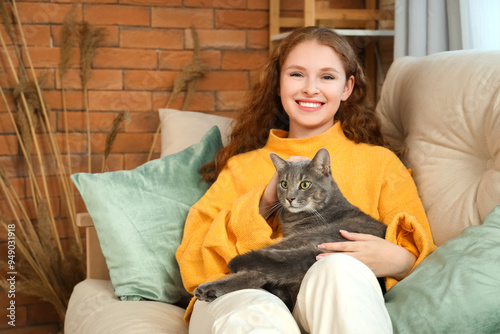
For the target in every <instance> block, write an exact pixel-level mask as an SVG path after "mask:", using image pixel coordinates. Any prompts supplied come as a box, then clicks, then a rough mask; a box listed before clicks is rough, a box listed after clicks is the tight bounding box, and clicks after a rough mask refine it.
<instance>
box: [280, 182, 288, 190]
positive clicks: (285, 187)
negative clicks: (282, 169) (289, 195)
mask: <svg viewBox="0 0 500 334" xmlns="http://www.w3.org/2000/svg"><path fill="white" fill-rule="evenodd" d="M281 188H283V189H287V188H288V182H287V181H281Z"/></svg>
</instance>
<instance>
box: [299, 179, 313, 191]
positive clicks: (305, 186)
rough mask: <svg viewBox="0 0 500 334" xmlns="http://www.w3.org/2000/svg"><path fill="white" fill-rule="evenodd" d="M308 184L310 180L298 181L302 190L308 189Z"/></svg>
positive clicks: (309, 184)
mask: <svg viewBox="0 0 500 334" xmlns="http://www.w3.org/2000/svg"><path fill="white" fill-rule="evenodd" d="M310 186H311V182H310V181H302V182H301V183H300V189H303V190H306V189H308V188H309V187H310Z"/></svg>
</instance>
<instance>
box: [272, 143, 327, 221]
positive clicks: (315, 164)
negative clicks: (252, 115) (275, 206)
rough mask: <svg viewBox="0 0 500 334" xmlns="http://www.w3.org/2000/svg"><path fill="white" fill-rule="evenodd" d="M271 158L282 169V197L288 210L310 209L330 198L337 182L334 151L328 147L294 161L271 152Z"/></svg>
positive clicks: (303, 210)
mask: <svg viewBox="0 0 500 334" xmlns="http://www.w3.org/2000/svg"><path fill="white" fill-rule="evenodd" d="M271 161H272V162H273V164H274V167H275V168H276V171H277V172H278V184H277V195H278V200H279V202H280V203H281V205H283V208H284V209H285V210H287V211H289V212H292V213H299V212H309V213H310V212H314V211H318V210H319V209H321V208H322V206H324V205H325V203H326V202H328V199H329V196H331V189H332V186H333V187H334V186H335V183H334V181H333V179H332V174H331V165H330V164H331V162H330V154H329V153H328V151H327V150H326V149H325V148H322V149H320V150H319V151H318V152H317V153H316V155H315V156H314V158H313V159H312V160H307V161H297V162H291V161H287V160H285V159H283V158H281V157H280V156H278V155H277V154H275V153H271Z"/></svg>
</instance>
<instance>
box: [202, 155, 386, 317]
mask: <svg viewBox="0 0 500 334" xmlns="http://www.w3.org/2000/svg"><path fill="white" fill-rule="evenodd" d="M271 160H272V162H273V164H274V166H275V167H276V170H277V172H278V185H277V186H278V187H277V188H278V200H279V204H280V205H279V209H278V210H277V213H276V214H277V216H278V219H279V221H280V224H281V229H282V230H283V239H282V240H281V241H280V242H278V243H276V244H274V245H271V246H269V247H266V248H264V249H261V250H257V251H251V252H249V253H245V254H242V255H238V256H236V257H235V258H234V259H232V260H231V261H230V262H229V264H228V268H229V270H230V271H231V273H232V275H229V276H226V277H224V278H222V279H220V280H217V281H214V282H209V283H204V284H201V285H200V286H198V288H197V289H196V290H195V291H194V295H195V296H196V297H197V298H198V299H199V300H204V301H212V300H214V299H216V298H217V297H220V296H222V295H224V294H226V293H229V292H232V291H236V290H240V289H259V288H263V289H266V290H268V291H270V292H271V293H274V294H275V295H277V296H278V297H280V298H281V299H282V300H283V301H284V302H285V304H286V305H287V306H288V308H289V309H290V310H292V309H293V306H294V304H295V300H296V297H297V293H298V290H299V287H300V283H301V281H302V278H303V277H304V275H305V273H306V271H307V270H308V269H309V267H311V266H312V265H313V264H314V262H316V256H317V255H318V254H320V253H323V252H324V250H320V249H318V245H319V244H321V243H324V242H338V241H347V240H346V239H344V238H343V237H342V236H341V235H340V232H339V230H346V231H349V232H357V233H365V234H372V235H375V236H378V237H381V238H384V236H385V231H386V226H385V225H384V224H383V223H381V222H379V221H377V220H376V219H374V218H372V217H370V216H369V215H367V214H365V213H363V212H362V211H361V210H360V209H358V208H357V207H355V206H354V205H352V204H350V203H349V202H348V201H347V200H346V199H345V197H344V196H343V195H342V193H341V192H340V190H339V188H338V186H337V183H336V182H335V181H334V179H333V177H332V173H331V170H330V166H331V165H330V154H329V153H328V151H327V150H326V149H324V148H322V149H320V150H319V151H318V152H317V153H316V155H315V156H314V158H313V159H312V160H310V161H299V162H289V161H286V160H284V159H282V158H280V157H279V156H278V155H276V154H274V153H271ZM379 281H380V280H379ZM380 283H381V285H382V286H383V280H382V281H380Z"/></svg>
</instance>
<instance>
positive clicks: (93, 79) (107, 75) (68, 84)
mask: <svg viewBox="0 0 500 334" xmlns="http://www.w3.org/2000/svg"><path fill="white" fill-rule="evenodd" d="M59 73H60V72H59V70H57V71H56V74H57V75H56V87H57V88H58V89H61V80H60V74H59ZM63 80H64V88H65V89H82V80H81V72H80V70H79V69H69V70H68V71H67V72H66V74H65V75H64V79H63ZM87 88H88V89H104V90H115V89H116V90H119V89H123V74H122V71H121V70H107V69H93V70H92V71H91V72H90V79H89V81H88V82H87Z"/></svg>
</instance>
